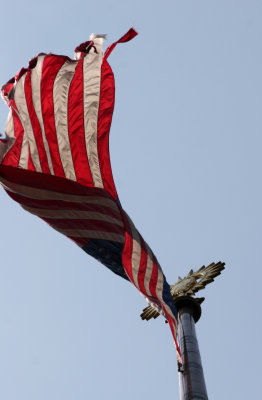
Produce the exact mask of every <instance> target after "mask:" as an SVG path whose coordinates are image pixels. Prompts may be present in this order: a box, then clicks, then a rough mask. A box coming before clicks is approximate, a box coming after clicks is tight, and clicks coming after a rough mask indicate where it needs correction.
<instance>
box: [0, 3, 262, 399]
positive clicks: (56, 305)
mask: <svg viewBox="0 0 262 400" xmlns="http://www.w3.org/2000/svg"><path fill="white" fill-rule="evenodd" d="M1 16H2V18H1V31H2V34H1V41H0V50H1V68H0V81H1V83H2V84H4V83H5V82H6V81H7V80H8V79H9V78H11V77H12V76H13V75H14V74H15V73H16V72H17V71H18V70H19V69H20V68H21V67H22V66H26V65H27V62H28V60H29V59H30V58H31V57H32V56H34V55H35V54H37V53H39V52H41V51H42V52H49V51H52V52H53V53H58V54H66V55H68V56H73V52H74V48H75V47H76V46H77V45H78V44H79V43H81V42H83V41H85V40H88V38H89V35H90V33H92V32H98V33H107V34H108V40H107V42H106V45H109V44H110V43H111V42H113V41H114V40H116V39H118V38H119V37H120V36H121V35H122V34H123V33H125V32H126V31H127V30H128V29H129V28H130V26H131V25H133V24H134V25H135V28H136V29H137V30H138V32H139V36H137V37H136V38H135V39H134V40H133V41H132V42H130V43H127V44H124V45H119V46H118V48H117V49H116V50H115V51H114V53H112V55H111V56H110V59H109V62H110V64H111V66H112V68H113V70H114V73H115V79H116V105H115V113H114V117H113V124H112V128H111V141H110V150H111V161H112V167H113V173H114V178H115V182H116V187H117V190H118V194H119V197H120V200H121V202H122V205H123V207H124V208H125V209H126V211H127V212H128V213H129V215H130V216H131V217H132V219H133V220H134V222H135V224H136V225H137V227H138V229H139V230H140V231H141V233H142V235H143V236H144V238H145V239H146V240H147V242H148V243H149V244H150V246H151V247H152V249H153V250H154V252H155V253H156V255H157V257H158V260H159V262H160V264H161V265H162V267H163V269H164V271H165V274H166V276H167V279H168V281H169V282H170V283H173V282H175V281H176V280H177V277H178V275H180V276H183V275H185V274H187V272H188V271H189V269H190V268H193V269H196V268H199V267H200V266H201V265H203V264H206V265H207V264H208V263H210V262H212V261H219V260H221V261H225V262H226V270H225V271H224V272H223V274H222V275H221V276H220V277H218V278H217V280H216V282H215V283H214V284H211V285H210V286H209V287H208V288H207V289H206V290H205V293H203V292H202V294H201V295H204V296H205V297H206V301H205V302H204V304H203V306H202V311H203V314H202V318H201V320H200V321H199V322H198V324H197V327H196V328H197V334H198V338H199V345H200V349H201V355H202V361H203V366H204V372H205V377H206V384H207V389H208V393H209V397H210V399H212V400H221V399H223V400H232V399H237V400H246V399H257V398H259V395H260V393H261V388H260V386H261V384H260V380H261V362H260V359H261V356H262V354H261V336H262V323H261V307H260V302H261V296H260V291H261V280H262V272H261V271H262V265H261V260H262V250H261V249H262V246H261V239H262V212H261V204H262V189H261V186H262V185H261V171H262V165H261V164H262V162H261V148H262V139H261V133H262V119H261V110H262V94H261V93H262V78H261V71H262V48H261V37H262V25H261V19H262V3H261V2H260V1H258V0H257V1H255V0H249V1H243V0H235V1H233V0H226V1H225V0H220V1H213V0H183V1H182V0H180V1H177V0H172V1H171V0H170V1H167V0H162V1H154V0H153V1H147V0H144V1H142V0H140V1H137V0H133V1H132V2H126V1H124V0H122V1H120V0H115V1H113V0H112V1H111V0H110V1H105V0H101V1H100V2H94V1H92V2H91V1H80V0H74V1H71V2H69V1H61V0H52V1H50V0H46V1H45V2H41V3H40V2H36V1H34V2H33V1H28V0H24V1H22V2H21V1H17V0H14V1H13V2H2V4H1ZM7 113H8V109H7V107H6V105H5V104H4V103H3V102H2V103H1V104H0V131H3V130H4V125H5V120H6V117H7ZM0 221H1V236H0V256H1V263H0V354H1V355H0V398H2V399H4V400H18V399H19V400H47V399H48V400H73V399H74V400H75V399H77V400H84V399H92V400H104V399H114V400H115V399H123V398H124V399H125V400H131V399H132V400H133V399H134V398H136V399H149V398H150V399H152V400H154V399H159V398H161V399H164V398H172V399H178V398H179V395H178V379H177V371H176V353H175V349H174V346H173V340H172V336H171V333H170V331H169V328H168V327H167V325H165V324H164V321H163V319H160V318H159V319H158V320H156V321H153V322H142V321H141V320H140V318H139V314H140V312H141V310H142V309H143V307H144V306H145V305H146V304H145V301H144V299H143V298H142V296H140V295H139V294H138V293H137V291H136V290H135V289H134V288H133V287H132V286H131V284H128V283H127V282H125V281H124V280H121V278H119V277H117V276H115V275H114V274H112V273H110V271H108V270H107V269H106V268H105V267H103V266H102V265H100V264H99V263H98V262H97V261H95V260H93V259H91V258H90V257H89V256H88V255H87V254H85V253H84V252H82V251H81V250H80V249H79V248H78V247H77V246H75V245H74V244H73V243H71V242H70V241H69V240H68V239H67V238H65V237H63V236H62V235H59V234H58V233H57V232H55V231H53V230H52V229H51V228H49V227H48V226H47V225H46V224H45V223H44V222H42V221H41V220H38V219H37V218H36V217H34V216H32V215H30V214H28V213H26V212H25V211H23V210H22V209H21V208H19V206H18V205H17V204H16V203H14V202H13V201H11V199H9V198H8V197H7V195H6V194H5V193H4V191H3V190H1V191H0Z"/></svg>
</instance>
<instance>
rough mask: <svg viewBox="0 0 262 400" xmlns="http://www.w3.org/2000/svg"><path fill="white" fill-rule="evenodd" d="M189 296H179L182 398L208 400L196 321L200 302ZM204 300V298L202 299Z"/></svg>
mask: <svg viewBox="0 0 262 400" xmlns="http://www.w3.org/2000/svg"><path fill="white" fill-rule="evenodd" d="M199 300H200V301H197V300H195V299H193V298H192V297H189V296H184V297H180V298H178V299H177V300H176V301H175V303H176V307H177V310H178V340H179V347H180V350H181V356H182V360H183V365H182V366H181V365H179V366H178V371H179V372H178V375H179V389H180V400H208V396H207V390H206V385H205V379H204V373H203V368H202V363H201V357H200V352H199V347H198V342H197V337H196V330H195V322H197V321H198V320H199V318H200V315H201V307H200V302H201V300H202V299H199ZM202 301H203V300H202Z"/></svg>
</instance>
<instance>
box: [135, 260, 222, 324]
mask: <svg viewBox="0 0 262 400" xmlns="http://www.w3.org/2000/svg"><path fill="white" fill-rule="evenodd" d="M224 268H225V263H223V262H221V261H219V262H218V263H211V264H209V265H208V266H207V267H205V266H204V265H203V267H201V268H199V269H198V270H197V271H196V272H194V271H193V270H192V269H191V271H189V273H188V274H187V275H186V276H185V277H184V278H183V279H182V278H180V276H179V277H178V281H177V282H176V283H175V284H174V285H171V286H170V289H171V290H170V291H171V295H172V297H173V299H174V300H176V299H177V298H178V297H181V296H194V294H195V293H196V292H198V291H199V290H201V289H204V288H205V286H206V285H207V284H208V283H211V282H213V281H214V278H215V277H216V276H218V275H220V273H221V271H222V270H223V269H224ZM140 316H141V318H142V319H146V320H147V321H148V320H149V319H151V318H157V317H158V316H159V312H158V311H157V310H156V308H154V307H153V306H152V305H150V306H148V307H146V308H144V310H143V312H142V314H141V315H140Z"/></svg>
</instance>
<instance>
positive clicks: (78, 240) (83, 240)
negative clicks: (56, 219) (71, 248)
mask: <svg viewBox="0 0 262 400" xmlns="http://www.w3.org/2000/svg"><path fill="white" fill-rule="evenodd" d="M67 237H68V239H71V240H72V241H73V242H75V243H76V244H77V245H78V246H80V247H84V246H86V245H87V244H88V243H89V242H90V240H92V239H90V238H76V237H70V236H67Z"/></svg>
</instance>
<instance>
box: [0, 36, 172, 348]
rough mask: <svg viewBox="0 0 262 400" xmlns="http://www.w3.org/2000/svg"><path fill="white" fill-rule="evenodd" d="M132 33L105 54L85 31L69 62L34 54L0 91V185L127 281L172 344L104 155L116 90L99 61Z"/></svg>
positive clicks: (166, 310) (152, 265)
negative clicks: (2, 117)
mask: <svg viewBox="0 0 262 400" xmlns="http://www.w3.org/2000/svg"><path fill="white" fill-rule="evenodd" d="M136 35H137V33H136V31H135V30H134V29H133V28H131V29H130V30H129V31H128V32H127V33H126V34H125V35H124V36H123V37H122V38H120V39H119V40H118V41H117V42H115V43H113V44H111V45H110V46H109V47H108V49H107V50H106V52H105V54H104V55H103V51H102V45H103V38H104V35H91V37H90V40H89V41H87V42H85V43H82V44H81V45H79V46H78V47H77V48H76V49H75V57H74V60H72V59H71V58H69V57H66V56H61V55H54V54H44V53H40V54H39V55H38V56H37V57H35V58H33V59H32V60H31V61H30V62H29V65H28V68H22V69H21V71H20V72H19V73H18V74H17V75H16V76H15V77H14V78H12V79H10V80H9V82H7V84H5V85H4V86H3V87H2V97H3V98H4V100H5V101H6V103H7V104H8V106H9V108H10V112H9V116H8V120H7V124H6V130H5V136H3V137H2V140H1V142H0V182H1V184H2V186H3V187H4V189H5V190H6V192H7V193H8V195H9V196H10V197H11V198H12V199H13V200H15V201H16V202H18V203H19V204H20V205H21V206H22V207H23V208H24V209H25V210H27V211H29V212H30V213H32V214H34V215H37V216H38V217H40V218H42V219H43V220H44V221H46V222H47V223H48V224H49V225H50V226H51V227H52V228H54V229H56V230H57V231H58V232H60V233H62V234H64V235H66V236H67V237H68V238H70V239H71V240H73V241H74V242H75V243H76V244H77V245H78V246H80V247H81V248H82V249H83V250H84V251H85V252H87V253H88V254H90V255H91V256H93V257H95V258H96V259H97V260H99V261H100V262H101V263H102V264H104V265H105V266H106V267H108V268H110V269H111V270H112V271H113V272H114V273H116V274H118V275H120V276H121V277H122V278H124V279H127V280H129V281H131V282H132V283H133V284H134V285H135V287H136V288H137V289H138V290H139V291H140V292H141V293H142V294H143V295H144V296H145V297H146V299H147V300H148V302H150V304H153V305H154V306H155V307H156V308H157V309H158V311H159V312H161V313H162V314H163V315H164V316H165V318H166V319H167V320H168V322H169V324H170V327H171V331H172V334H173V336H174V340H175V342H176V326H177V320H176V316H177V313H176V309H175V306H174V303H173V299H172V297H171V294H170V287H169V285H168V284H167V282H166V279H165V276H164V274H163V272H162V269H161V267H160V265H159V264H158V261H157V259H156V257H155V255H154V254H153V252H152V250H151V249H150V247H149V246H148V245H147V243H146V242H145V241H144V239H143V238H142V237H141V235H140V234H139V232H138V231H137V229H136V228H135V226H134V224H133V222H132V221H131V220H130V218H129V217H128V215H127V214H126V213H125V211H124V210H123V208H122V207H121V204H120V202H119V199H118V196H117V192H116V188H115V185H114V181H113V176H112V171H111V165H110V158H109V130H110V125H111V119H112V114H113V109H114V94H115V88H114V76H113V72H112V70H111V68H110V66H109V64H108V62H107V58H108V56H109V55H110V53H111V52H112V50H113V49H114V47H115V46H116V45H117V44H118V43H124V42H127V41H129V40H131V39H133V38H134V37H135V36H136ZM176 345H177V344H176ZM177 348H178V347H177ZM178 351H179V349H178Z"/></svg>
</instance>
